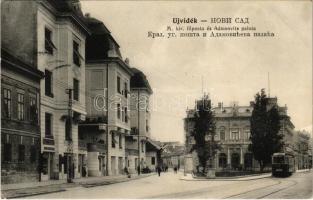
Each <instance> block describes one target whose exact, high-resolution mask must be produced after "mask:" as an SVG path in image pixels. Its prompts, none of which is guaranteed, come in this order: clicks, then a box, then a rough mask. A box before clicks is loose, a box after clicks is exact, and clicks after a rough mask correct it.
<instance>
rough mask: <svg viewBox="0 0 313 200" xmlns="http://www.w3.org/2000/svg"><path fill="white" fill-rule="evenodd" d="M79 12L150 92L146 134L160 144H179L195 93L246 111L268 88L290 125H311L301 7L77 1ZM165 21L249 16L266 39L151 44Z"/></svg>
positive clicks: (305, 11)
mask: <svg viewBox="0 0 313 200" xmlns="http://www.w3.org/2000/svg"><path fill="white" fill-rule="evenodd" d="M82 9H83V11H84V13H86V12H88V13H90V15H91V16H92V17H95V18H98V19H100V20H102V21H103V22H104V24H105V25H106V26H107V28H108V29H109V30H110V31H111V33H112V35H113V37H114V38H115V39H116V40H117V42H118V43H119V45H120V47H121V52H122V56H123V58H124V59H125V58H126V57H127V58H129V60H130V65H132V66H134V67H137V68H138V69H140V70H142V71H143V72H144V73H145V74H146V76H147V78H148V80H149V82H150V85H151V87H152V88H153V90H154V94H153V96H152V98H153V108H154V109H153V111H152V120H151V132H152V136H153V137H154V138H155V139H158V140H161V141H182V142H183V141H184V130H183V118H184V117H185V114H186V108H187V107H189V108H190V107H193V106H194V99H195V98H199V97H200V96H201V93H202V92H201V91H202V81H201V77H202V76H203V88H204V90H205V91H207V92H209V93H210V96H211V98H212V100H213V103H214V104H215V105H217V103H218V102H220V101H222V102H224V105H229V103H230V102H231V101H237V102H239V105H248V104H249V101H251V100H253V98H254V94H255V93H256V92H258V91H260V89H261V88H267V87H268V75H267V74H268V72H269V73H270V92H271V93H270V94H271V96H277V97H278V103H279V105H280V106H284V105H285V104H287V106H288V114H289V115H290V116H291V120H292V122H293V123H294V125H295V126H296V129H303V128H307V127H311V126H312V35H311V34H312V7H311V3H310V2H309V1H299V2H292V1H278V2H268V1H264V2H262V1H255V2H248V1H243V2H241V3H240V2H232V1H222V2H217V1H213V2H208V1H207V2H204V1H198V2H197V1H190V2H177V1H170V2H165V1H157V2H151V1H134V2H129V1H120V2H113V1H82ZM173 17H196V18H198V19H210V18H211V17H249V20H250V26H255V27H256V28H257V30H259V31H267V30H269V31H271V32H274V33H275V37H273V38H269V37H267V38H244V39H243V38H215V39H214V38H213V39H212V38H207V39H204V38H200V39H197V38H175V39H164V38H162V39H151V38H148V37H147V35H148V34H147V33H148V31H155V32H157V31H164V30H165V29H166V26H167V25H172V26H173V27H174V25H173V24H172V18H173Z"/></svg>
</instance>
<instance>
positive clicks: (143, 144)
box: [141, 141, 145, 152]
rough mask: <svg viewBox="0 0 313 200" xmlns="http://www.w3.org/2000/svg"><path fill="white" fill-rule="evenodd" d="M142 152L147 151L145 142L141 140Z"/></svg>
mask: <svg viewBox="0 0 313 200" xmlns="http://www.w3.org/2000/svg"><path fill="white" fill-rule="evenodd" d="M141 152H145V143H144V141H141Z"/></svg>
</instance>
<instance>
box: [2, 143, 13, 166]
mask: <svg viewBox="0 0 313 200" xmlns="http://www.w3.org/2000/svg"><path fill="white" fill-rule="evenodd" d="M2 157H3V161H6V162H10V161H11V160H12V144H9V143H5V144H4V146H3V155H2Z"/></svg>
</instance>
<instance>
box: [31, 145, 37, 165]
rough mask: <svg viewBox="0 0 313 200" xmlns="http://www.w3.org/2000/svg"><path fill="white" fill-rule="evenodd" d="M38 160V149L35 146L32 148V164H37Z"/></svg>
mask: <svg viewBox="0 0 313 200" xmlns="http://www.w3.org/2000/svg"><path fill="white" fill-rule="evenodd" d="M36 160H37V148H36V146H35V145H32V146H31V147H30V162H31V163H35V162H36Z"/></svg>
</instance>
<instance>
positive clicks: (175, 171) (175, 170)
mask: <svg viewBox="0 0 313 200" xmlns="http://www.w3.org/2000/svg"><path fill="white" fill-rule="evenodd" d="M174 173H175V174H177V167H176V166H175V167H174Z"/></svg>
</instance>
